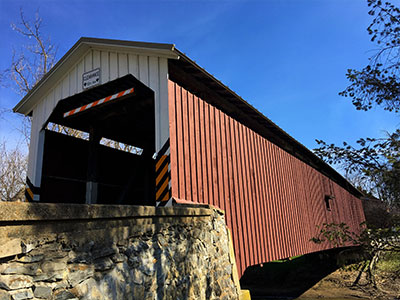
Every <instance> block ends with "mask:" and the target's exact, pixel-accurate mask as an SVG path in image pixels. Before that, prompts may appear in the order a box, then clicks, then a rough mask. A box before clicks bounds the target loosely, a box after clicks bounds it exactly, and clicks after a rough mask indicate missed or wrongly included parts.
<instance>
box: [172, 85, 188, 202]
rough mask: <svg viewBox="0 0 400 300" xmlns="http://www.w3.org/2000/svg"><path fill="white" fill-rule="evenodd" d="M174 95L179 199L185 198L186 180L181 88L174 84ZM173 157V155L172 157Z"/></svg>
mask: <svg viewBox="0 0 400 300" xmlns="http://www.w3.org/2000/svg"><path fill="white" fill-rule="evenodd" d="M175 97H176V101H175V104H176V132H177V144H176V151H177V153H178V155H177V157H178V162H177V163H176V164H177V167H178V170H177V173H178V183H179V185H178V186H179V190H178V192H177V195H178V198H179V199H185V198H186V185H185V184H186V180H185V176H186V174H185V152H184V148H183V147H184V141H183V128H184V125H183V113H182V89H181V88H179V87H178V86H177V85H175ZM172 158H173V157H172Z"/></svg>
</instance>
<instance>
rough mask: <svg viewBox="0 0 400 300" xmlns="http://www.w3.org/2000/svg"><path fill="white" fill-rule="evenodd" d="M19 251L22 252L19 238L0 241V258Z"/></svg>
mask: <svg viewBox="0 0 400 300" xmlns="http://www.w3.org/2000/svg"><path fill="white" fill-rule="evenodd" d="M21 253H23V251H22V246H21V240H20V239H12V240H8V241H7V240H5V241H3V240H2V241H0V258H2V257H8V256H13V255H17V254H21Z"/></svg>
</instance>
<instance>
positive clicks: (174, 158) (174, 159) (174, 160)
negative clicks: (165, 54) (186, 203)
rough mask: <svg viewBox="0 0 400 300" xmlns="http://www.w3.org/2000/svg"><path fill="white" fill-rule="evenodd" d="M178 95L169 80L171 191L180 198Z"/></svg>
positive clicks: (173, 84)
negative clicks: (177, 125) (177, 123)
mask: <svg viewBox="0 0 400 300" xmlns="http://www.w3.org/2000/svg"><path fill="white" fill-rule="evenodd" d="M175 107H176V95H175V83H173V82H172V81H169V82H168V113H169V128H170V134H169V140H170V145H171V146H170V155H171V193H172V196H173V197H177V198H179V186H178V184H179V183H178V151H177V150H178V149H177V141H176V140H177V130H176V108H175Z"/></svg>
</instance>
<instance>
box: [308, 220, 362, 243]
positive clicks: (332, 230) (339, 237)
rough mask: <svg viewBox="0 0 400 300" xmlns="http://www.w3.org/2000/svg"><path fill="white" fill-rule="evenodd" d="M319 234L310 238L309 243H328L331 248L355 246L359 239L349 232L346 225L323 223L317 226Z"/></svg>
mask: <svg viewBox="0 0 400 300" xmlns="http://www.w3.org/2000/svg"><path fill="white" fill-rule="evenodd" d="M317 228H318V229H319V233H318V235H317V236H316V237H313V238H311V241H312V242H314V243H316V244H321V243H323V242H328V243H329V244H330V245H331V246H333V247H343V246H348V245H349V244H351V245H357V244H358V243H359V239H360V237H359V236H358V235H356V234H355V233H354V232H351V231H350V230H349V229H350V227H349V226H348V225H347V224H346V223H340V224H335V223H329V224H328V223H324V224H323V225H322V226H318V225H317Z"/></svg>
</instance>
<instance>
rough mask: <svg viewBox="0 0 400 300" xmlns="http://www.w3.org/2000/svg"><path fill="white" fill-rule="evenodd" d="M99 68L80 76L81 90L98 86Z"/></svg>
mask: <svg viewBox="0 0 400 300" xmlns="http://www.w3.org/2000/svg"><path fill="white" fill-rule="evenodd" d="M100 74H101V72H100V68H97V69H94V70H92V71H89V72H86V73H83V74H82V88H83V89H84V90H86V89H88V88H91V87H94V86H96V85H99V84H100V81H101V80H100Z"/></svg>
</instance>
